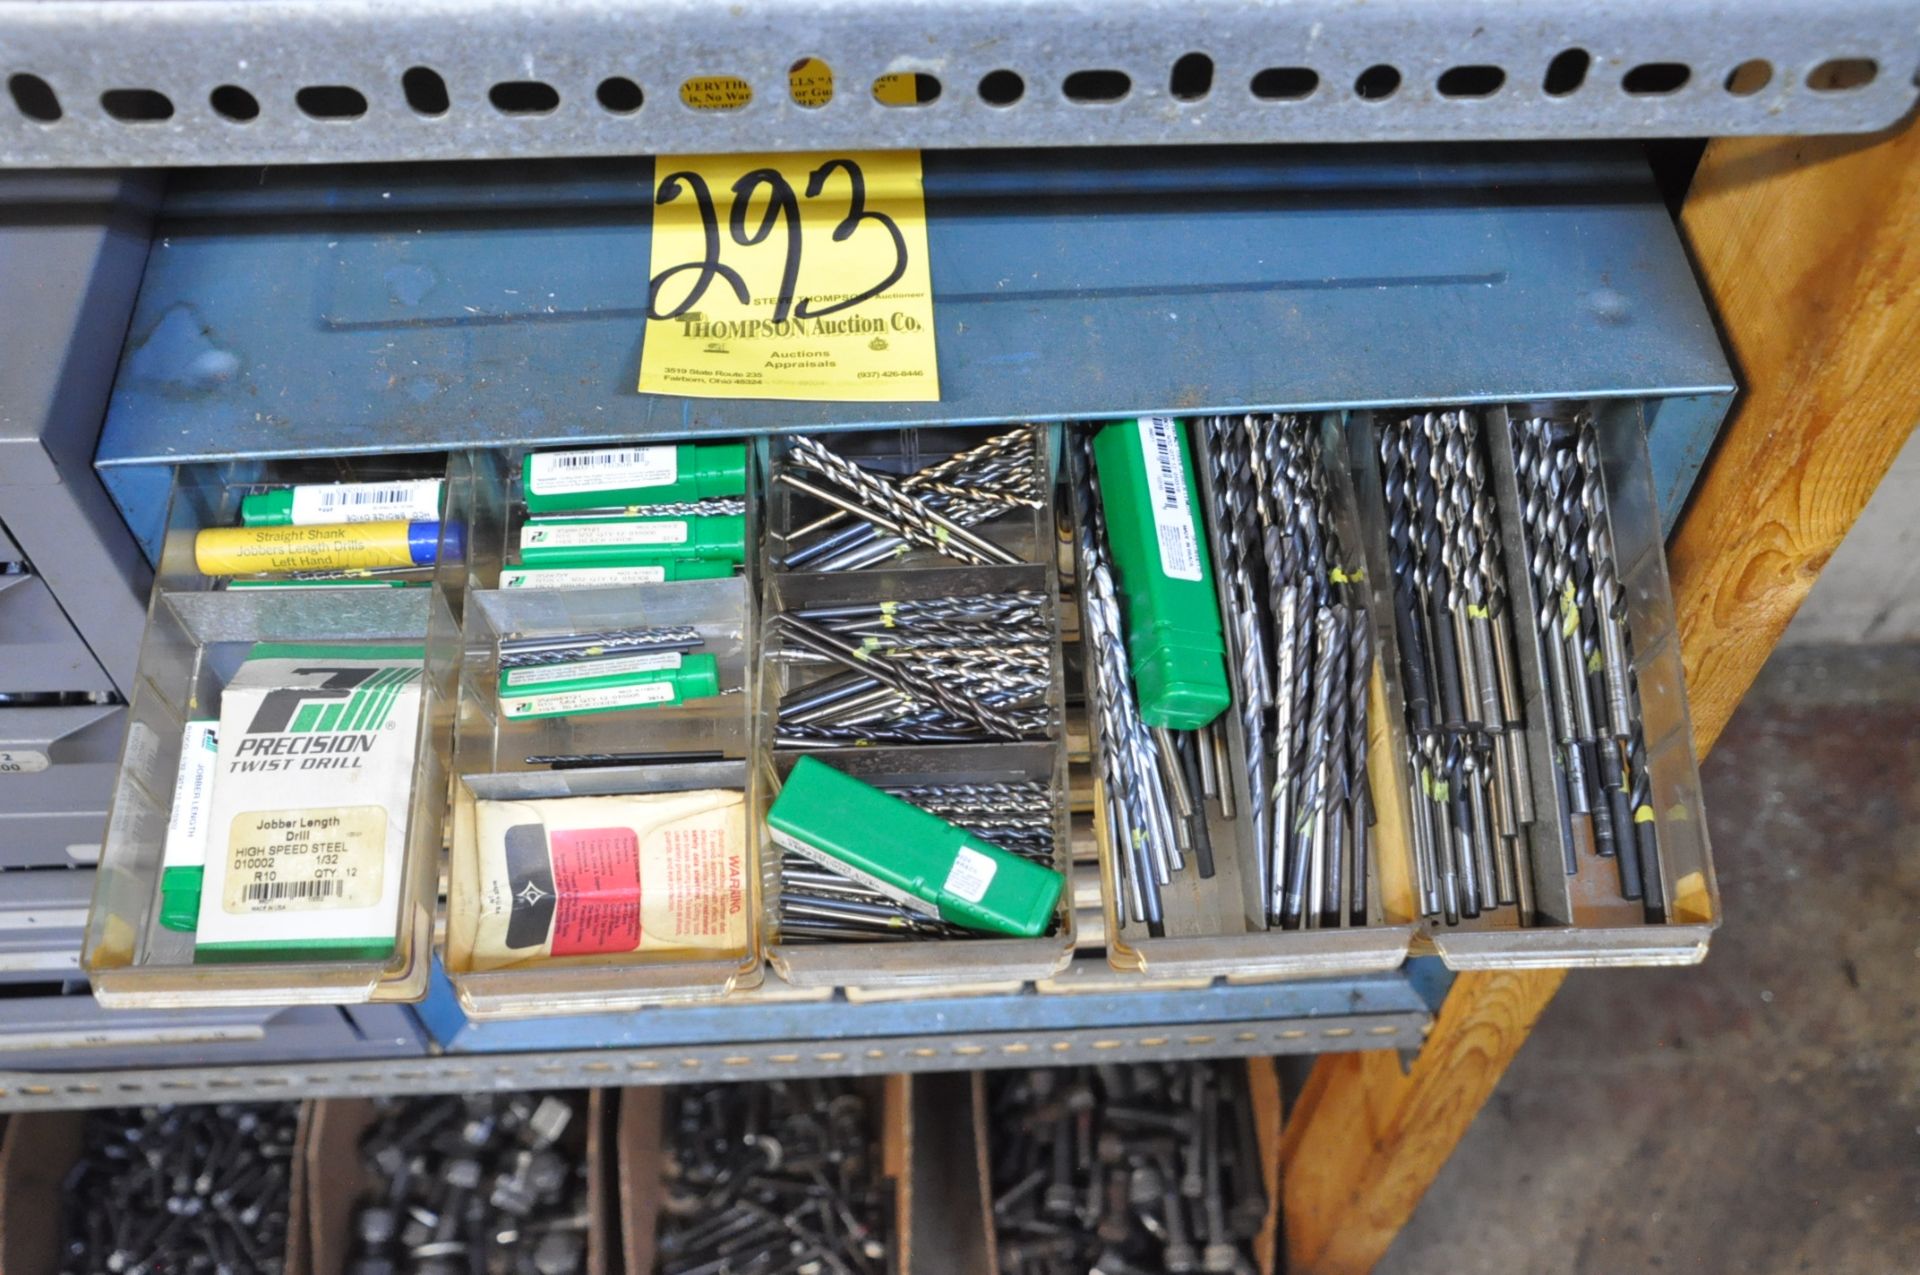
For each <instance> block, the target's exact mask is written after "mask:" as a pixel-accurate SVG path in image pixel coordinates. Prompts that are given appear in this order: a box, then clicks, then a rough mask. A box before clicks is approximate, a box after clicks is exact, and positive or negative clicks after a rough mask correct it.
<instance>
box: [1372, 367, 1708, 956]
mask: <svg viewBox="0 0 1920 1275" xmlns="http://www.w3.org/2000/svg"><path fill="white" fill-rule="evenodd" d="M1575 407H1587V408H1589V409H1590V410H1591V411H1592V413H1593V416H1594V419H1595V425H1596V437H1597V440H1598V442H1599V445H1600V452H1601V469H1602V474H1603V478H1604V483H1605V488H1606V501H1607V506H1608V512H1609V521H1610V524H1611V528H1612V532H1613V541H1614V557H1615V561H1616V563H1617V566H1618V571H1619V575H1620V584H1621V588H1622V590H1623V592H1624V594H1625V597H1626V599H1627V607H1626V627H1627V632H1628V636H1629V642H1630V645H1631V651H1632V662H1633V665H1634V667H1635V669H1636V670H1637V675H1638V683H1639V691H1640V703H1641V715H1642V724H1643V729H1644V731H1645V736H1646V753H1647V762H1648V771H1649V776H1650V778H1651V782H1652V788H1653V800H1652V802H1651V806H1652V810H1653V816H1654V825H1655V827H1656V829H1657V830H1658V836H1659V860H1660V869H1661V888H1662V894H1663V897H1664V898H1665V899H1666V901H1667V919H1666V921H1664V922H1659V923H1653V922H1649V921H1647V919H1646V918H1645V915H1644V912H1643V910H1642V907H1641V905H1640V903H1638V902H1636V901H1632V900H1627V899H1624V898H1622V897H1621V895H1620V886H1619V877H1618V874H1617V871H1616V869H1615V867H1614V864H1613V862H1612V860H1610V859H1605V858H1602V857H1600V856H1598V855H1596V854H1594V853H1593V852H1592V851H1591V849H1590V848H1584V847H1583V848H1580V849H1579V850H1578V852H1577V854H1576V856H1575V858H1576V862H1577V866H1578V869H1579V870H1578V872H1577V874H1576V875H1574V876H1572V877H1569V876H1568V875H1567V874H1566V870H1565V867H1564V863H1565V860H1564V857H1563V855H1564V843H1563V838H1562V834H1561V821H1560V819H1559V818H1558V817H1556V815H1557V812H1558V810H1559V808H1560V806H1561V805H1562V804H1563V803H1562V799H1561V797H1560V795H1559V793H1558V792H1557V790H1556V786H1555V783H1554V779H1553V760H1552V759H1553V755H1554V752H1555V749H1556V744H1555V741H1554V739H1553V735H1552V718H1551V716H1550V715H1549V709H1548V688H1547V683H1546V680H1545V668H1544V664H1543V657H1542V654H1541V649H1540V645H1539V641H1538V639H1537V636H1536V633H1537V630H1536V628H1535V627H1534V626H1533V625H1531V624H1528V623H1525V622H1524V617H1530V616H1534V615H1537V614H1538V607H1539V598H1538V594H1537V591H1536V590H1535V587H1534V581H1533V577H1532V573H1531V572H1530V571H1529V570H1528V569H1527V554H1526V542H1525V540H1524V539H1523V537H1522V532H1521V527H1522V520H1521V516H1520V509H1521V499H1520V493H1519V488H1518V486H1517V484H1516V481H1515V477H1514V461H1513V443H1512V427H1511V420H1512V414H1511V413H1510V412H1509V410H1508V409H1506V408H1501V407H1496V408H1490V409H1484V410H1482V411H1481V413H1480V420H1481V424H1482V429H1483V431H1484V436H1485V440H1486V445H1487V459H1488V461H1489V469H1488V480H1489V484H1490V486H1491V488H1492V494H1493V496H1494V500H1495V507H1496V510H1497V512H1498V515H1499V519H1500V524H1501V534H1502V550H1503V555H1502V556H1503V559H1504V565H1505V568H1506V580H1507V587H1508V595H1509V597H1510V598H1511V600H1512V602H1511V605H1512V606H1513V608H1514V637H1515V639H1516V640H1515V642H1514V663H1515V665H1516V673H1517V675H1518V678H1519V683H1520V686H1519V689H1520V696H1521V699H1522V701H1523V703H1524V705H1525V714H1524V715H1525V721H1526V722H1527V724H1528V725H1527V744H1528V763H1529V767H1528V768H1529V772H1530V775H1531V779H1532V792H1533V797H1534V803H1535V807H1536V809H1537V810H1538V811H1540V812H1541V817H1540V818H1538V819H1537V820H1536V821H1535V822H1534V823H1533V824H1531V825H1529V829H1530V838H1529V849H1530V857H1531V862H1532V866H1533V882H1534V896H1535V906H1536V911H1537V920H1536V924H1534V925H1533V926H1530V927H1526V928H1522V927H1521V926H1520V924H1519V917H1518V914H1517V913H1516V912H1515V910H1514V909H1513V908H1510V907H1503V908H1499V909H1496V910H1494V911H1491V912H1482V913H1481V915H1480V916H1479V917H1477V918H1462V919H1461V921H1460V923H1459V924H1458V925H1447V924H1445V923H1444V922H1442V921H1439V920H1432V919H1429V920H1427V921H1426V922H1425V923H1424V925H1423V933H1424V934H1425V936H1426V937H1427V938H1428V939H1430V940H1431V942H1432V944H1433V947H1434V950H1435V951H1436V952H1437V953H1438V955H1439V956H1440V958H1441V960H1442V961H1443V962H1444V963H1445V964H1446V965H1447V966H1448V967H1449V968H1451V969H1515V968H1560V967H1573V966H1636V965H1689V964H1694V963H1696V962H1698V961H1700V960H1702V959H1704V958H1705V956H1706V951H1707V944H1708V941H1709V939H1710V938H1711V936H1712V933H1713V930H1714V929H1715V927H1716V926H1717V925H1718V924H1719V919H1720V894H1719V886H1718V883H1717V882H1716V880H1715V877H1714V871H1713V860H1712V854H1711V850H1710V849H1709V846H1708V841H1707V830H1706V822H1705V815H1704V811H1703V809H1702V806H1701V800H1700V774H1699V765H1698V762H1697V760H1696V758H1695V755H1694V751H1693V729H1692V723H1691V721H1690V720H1689V718H1688V714H1687V703H1686V687H1685V685H1684V682H1683V680H1682V676H1681V670H1680V654H1679V651H1680V641H1679V629H1678V624H1677V621H1676V619H1675V616H1674V609H1673V593H1672V589H1671V587H1670V585H1669V583H1668V578H1667V561H1666V553H1665V548H1664V545H1663V542H1662V539H1661V534H1660V515H1659V509H1658V506H1657V504H1656V502H1655V497H1654V489H1653V478H1652V466H1651V462H1650V460H1649V458H1648V454H1647V443H1646V423H1645V420H1644V419H1643V414H1642V409H1641V405H1640V404H1639V403H1638V402H1637V401H1631V400H1619V401H1603V402H1597V403H1593V404H1558V405H1555V408H1556V411H1558V412H1559V413H1562V414H1565V413H1568V412H1570V411H1571V410H1572V409H1573V408H1575ZM1385 417H1386V414H1385V413H1371V412H1360V413H1355V414H1354V415H1353V416H1352V417H1351V419H1350V421H1349V423H1348V426H1347V433H1348V440H1349V443H1350V448H1351V451H1350V454H1351V456H1352V460H1353V470H1354V473H1355V474H1356V475H1357V476H1358V478H1359V482H1358V486H1359V490H1360V494H1361V498H1362V500H1363V502H1364V505H1365V508H1366V514H1367V519H1366V520H1367V531H1368V543H1367V559H1368V562H1367V566H1368V570H1369V572H1370V574H1373V575H1374V576H1375V577H1376V578H1378V579H1381V580H1386V579H1388V578H1390V577H1389V575H1388V570H1389V568H1388V565H1387V544H1386V539H1385V527H1386V513H1385V498H1384V495H1383V493H1382V487H1381V479H1380V477H1379V468H1378V464H1377V461H1376V455H1377V453H1376V452H1375V448H1376V446H1377V441H1378V437H1379V435H1378V428H1379V423H1380V421H1381V420H1382V419H1384V418H1385ZM1375 602H1376V621H1377V624H1376V627H1378V623H1390V622H1391V618H1392V606H1393V604H1392V599H1391V597H1390V596H1383V595H1381V594H1380V593H1379V592H1376V595H1375ZM1390 683H1391V685H1390V688H1389V689H1390V698H1391V699H1392V701H1393V704H1392V710H1391V711H1392V713H1393V715H1394V718H1395V720H1396V721H1400V722H1404V721H1405V717H1404V713H1403V709H1402V706H1401V701H1400V688H1399V685H1398V672H1397V666H1396V669H1395V671H1394V674H1393V676H1392V677H1391V678H1390Z"/></svg>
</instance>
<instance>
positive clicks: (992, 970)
mask: <svg viewBox="0 0 1920 1275" xmlns="http://www.w3.org/2000/svg"><path fill="white" fill-rule="evenodd" d="M1012 591H1021V592H1034V593H1038V594H1040V595H1041V596H1042V597H1043V598H1045V599H1047V602H1046V613H1047V616H1048V623H1049V627H1050V629H1051V632H1052V644H1051V645H1052V659H1051V664H1052V675H1051V686H1050V688H1049V690H1048V693H1047V701H1046V713H1045V717H1046V722H1047V730H1046V732H1045V736H1046V737H1045V738H1044V739H1037V740H1032V741H1026V742H1017V743H1016V742H1008V743H953V744H924V745H912V744H900V745H893V744H876V745H873V746H859V747H846V748H837V749H836V748H824V747H814V746H802V747H794V748H783V747H780V746H779V741H778V736H777V731H776V724H777V721H778V717H779V711H780V703H781V700H782V699H783V698H784V697H786V696H788V695H791V694H793V693H795V692H796V691H799V690H801V689H803V688H804V687H806V686H808V685H810V684H811V683H812V682H814V681H815V680H818V679H819V678H821V677H825V676H832V675H833V674H835V673H837V672H838V671H839V666H837V665H825V664H812V663H801V662H790V661H788V660H786V659H784V658H782V656H783V654H784V653H785V652H786V651H787V649H788V646H787V644H786V643H785V642H783V640H782V638H781V633H780V629H779V627H778V625H777V624H776V623H775V622H774V620H773V617H774V616H775V615H777V614H779V613H781V612H785V611H791V610H803V609H806V608H810V607H827V606H842V605H865V604H873V603H878V602H884V601H895V602H905V601H909V600H917V599H923V598H938V597H946V596H949V595H954V596H961V597H972V596H977V595H979V594H984V593H1001V592H1012ZM1058 597H1059V583H1058V575H1057V573H1056V572H1055V570H1054V569H1053V566H1052V564H1051V562H1050V561H1049V562H1048V564H1047V565H1044V566H1041V565H1034V566H1019V567H958V566H956V567H951V568H934V569H928V570H913V569H876V570H871V571H857V572H844V573H792V574H778V575H772V576H769V577H768V580H767V589H766V619H765V620H764V622H763V635H762V639H761V648H760V649H761V655H762V658H761V661H760V672H761V689H760V697H759V714H758V733H759V739H758V743H757V747H756V749H755V756H756V765H757V766H758V767H759V768H760V769H761V775H760V778H759V780H758V803H757V805H756V815H757V816H758V819H757V822H756V825H755V828H754V836H755V837H756V838H757V840H758V843H759V847H760V865H761V898H762V901H763V902H762V918H763V919H762V927H763V932H764V934H765V942H766V945H767V953H768V957H769V959H770V960H771V962H772V964H773V967H774V969H775V970H776V971H778V973H779V974H780V975H781V977H782V978H784V979H786V981H787V982H789V983H792V984H794V985H795V986H800V987H818V986H835V985H837V986H841V987H844V988H846V989H847V995H848V997H849V998H850V999H862V998H869V999H871V998H879V997H896V996H899V997H923V996H951V995H964V994H971V993H988V992H1004V991H1013V990H1017V989H1018V988H1019V987H1020V985H1021V984H1023V983H1025V982H1028V981H1031V980H1033V979H1042V978H1048V977H1051V976H1052V975H1054V974H1056V973H1058V972H1059V971H1060V970H1062V969H1064V968H1065V967H1066V966H1067V964H1068V963H1069V962H1070V961H1071V960H1072V959H1073V948H1074V924H1073V896H1072V890H1071V888H1070V883H1071V880H1072V868H1073V863H1072V853H1073V851H1072V842H1071V837H1070V828H1069V817H1068V809H1067V807H1068V765H1067V755H1066V730H1065V724H1064V718H1065V691H1064V688H1063V685H1062V676H1061V658H1060V642H1059V616H1058V607H1057V599H1058ZM809 755H810V756H814V757H816V758H818V759H819V760H821V761H823V762H825V763H827V764H828V765H830V766H833V767H834V768H836V769H838V770H841V771H843V772H845V773H847V774H851V775H853V776H855V777H857V778H860V779H862V780H865V781H866V782H868V783H871V784H875V785H876V786H879V787H882V788H885V787H906V786H912V785H920V784H932V783H992V782H1014V781H1033V780H1039V781H1043V782H1045V783H1047V784H1048V785H1049V786H1050V791H1051V794H1052V797H1053V814H1054V863H1053V866H1054V868H1055V869H1056V870H1057V871H1059V872H1061V873H1063V874H1065V875H1066V876H1067V878H1068V881H1069V888H1068V889H1066V890H1063V891H1062V892H1061V896H1060V905H1059V909H1058V916H1059V923H1058V926H1057V928H1056V929H1055V930H1054V932H1053V933H1052V934H1050V935H1048V936H1046V937H1043V938H1032V939H1027V938H994V937H981V938H968V939H929V940H903V941H897V942H871V943H861V942H820V943H790V942H783V941H782V939H781V937H780V925H779V915H780V893H781V883H780V878H781V873H780V862H781V856H782V851H781V850H780V848H779V847H778V846H777V845H775V844H774V843H773V841H772V839H771V836H770V835H769V833H768V831H767V828H766V825H765V814H766V811H767V808H768V807H769V806H771V805H772V803H773V801H774V799H775V798H776V797H778V795H779V791H780V785H781V783H782V781H783V780H784V779H785V777H786V775H787V773H788V772H789V771H791V770H792V769H793V765H794V762H795V761H797V760H798V759H799V758H800V757H801V756H809ZM989 840H991V838H989Z"/></svg>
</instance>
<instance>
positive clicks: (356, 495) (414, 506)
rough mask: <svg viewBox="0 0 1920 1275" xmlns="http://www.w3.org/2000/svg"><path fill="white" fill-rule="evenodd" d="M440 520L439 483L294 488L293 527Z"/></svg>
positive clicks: (420, 481)
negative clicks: (404, 520)
mask: <svg viewBox="0 0 1920 1275" xmlns="http://www.w3.org/2000/svg"><path fill="white" fill-rule="evenodd" d="M439 517H440V480H439V479H438V478H415V479H410V480H408V481H406V482H398V483H338V484H335V485H333V486H326V487H321V486H309V487H295V488H294V489H293V525H294V526H296V527H309V526H312V525H314V524H315V523H323V522H390V521H394V520H397V519H402V518H404V519H406V520H407V521H409V522H435V521H438V520H439Z"/></svg>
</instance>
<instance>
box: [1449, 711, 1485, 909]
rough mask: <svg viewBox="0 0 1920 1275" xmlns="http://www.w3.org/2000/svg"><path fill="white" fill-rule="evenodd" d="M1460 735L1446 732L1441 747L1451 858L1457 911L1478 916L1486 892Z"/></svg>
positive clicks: (1464, 749)
mask: <svg viewBox="0 0 1920 1275" xmlns="http://www.w3.org/2000/svg"><path fill="white" fill-rule="evenodd" d="M1461 741H1462V736H1459V735H1449V736H1448V737H1447V739H1446V742H1445V743H1444V744H1443V745H1442V747H1441V758H1442V764H1443V765H1444V767H1445V769H1446V776H1447V779H1446V788H1445V793H1446V797H1445V800H1446V803H1447V814H1448V821H1449V823H1450V824H1451V825H1452V831H1453V849H1454V857H1455V858H1456V859H1457V861H1458V864H1457V866H1458V870H1459V874H1460V914H1461V915H1462V916H1469V917H1473V916H1479V915H1480V911H1481V904H1482V901H1483V900H1484V899H1485V898H1486V897H1487V892H1486V891H1485V889H1484V888H1483V886H1482V878H1481V872H1480V862H1481V860H1480V853H1481V847H1480V846H1478V845H1477V844H1475V838H1474V828H1473V814H1472V810H1471V808H1470V806H1469V802H1468V797H1467V786H1468V777H1467V773H1466V764H1465V763H1466V756H1465V754H1466V748H1465V745H1464V744H1463V743H1462V742H1461Z"/></svg>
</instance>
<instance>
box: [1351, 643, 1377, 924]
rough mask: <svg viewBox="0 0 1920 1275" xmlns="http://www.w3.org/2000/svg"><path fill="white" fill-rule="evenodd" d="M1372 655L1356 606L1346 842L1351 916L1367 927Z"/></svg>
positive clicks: (1352, 646) (1371, 812) (1371, 797)
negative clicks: (1350, 860) (1350, 861)
mask: <svg viewBox="0 0 1920 1275" xmlns="http://www.w3.org/2000/svg"><path fill="white" fill-rule="evenodd" d="M1372 651H1373V636H1372V632H1371V631H1370V630H1369V629H1368V627H1367V613H1366V611H1365V609H1364V608H1362V607H1359V606H1355V607H1353V608H1351V609H1350V610H1349V611H1348V613H1347V773H1348V776H1349V780H1348V782H1349V784H1350V786H1351V793H1350V796H1349V801H1348V820H1349V824H1350V830H1349V832H1348V834H1347V841H1348V844H1349V845H1351V846H1352V847H1353V868H1352V871H1351V872H1350V873H1349V880H1351V881H1352V882H1353V889H1352V906H1351V908H1350V909H1349V912H1348V916H1349V919H1350V920H1351V922H1352V923H1353V924H1354V925H1364V924H1366V920H1367V875H1368V871H1369V859H1370V855H1369V854H1368V846H1369V842H1370V840H1371V837H1372V827H1373V794H1372V781H1371V779H1370V778H1369V777H1368V774H1367V689H1368V686H1369V683H1370V681H1371V679H1372V673H1373V656H1372Z"/></svg>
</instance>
